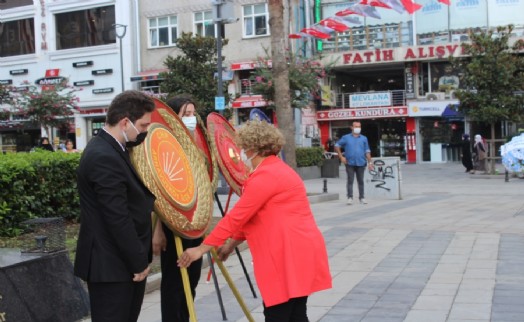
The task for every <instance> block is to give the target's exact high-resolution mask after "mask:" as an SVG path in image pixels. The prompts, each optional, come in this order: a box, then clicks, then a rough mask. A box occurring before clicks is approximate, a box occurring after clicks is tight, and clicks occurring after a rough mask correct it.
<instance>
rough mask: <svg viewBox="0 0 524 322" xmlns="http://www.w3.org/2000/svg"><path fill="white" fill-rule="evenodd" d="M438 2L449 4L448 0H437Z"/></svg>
mask: <svg viewBox="0 0 524 322" xmlns="http://www.w3.org/2000/svg"><path fill="white" fill-rule="evenodd" d="M438 2H440V3H443V4H446V5H448V6H449V5H451V1H449V0H438Z"/></svg>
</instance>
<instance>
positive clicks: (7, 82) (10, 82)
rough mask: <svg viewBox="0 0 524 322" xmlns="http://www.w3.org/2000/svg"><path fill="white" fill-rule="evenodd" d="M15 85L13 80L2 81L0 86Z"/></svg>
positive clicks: (0, 80)
mask: <svg viewBox="0 0 524 322" xmlns="http://www.w3.org/2000/svg"><path fill="white" fill-rule="evenodd" d="M11 84H13V80H12V79H0V85H11Z"/></svg>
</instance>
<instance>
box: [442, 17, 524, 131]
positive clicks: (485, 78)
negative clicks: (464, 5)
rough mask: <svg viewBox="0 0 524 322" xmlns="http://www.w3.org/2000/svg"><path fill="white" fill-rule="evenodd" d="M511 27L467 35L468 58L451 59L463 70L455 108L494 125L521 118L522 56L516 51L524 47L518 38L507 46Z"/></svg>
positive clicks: (516, 120)
mask: <svg viewBox="0 0 524 322" xmlns="http://www.w3.org/2000/svg"><path fill="white" fill-rule="evenodd" d="M512 30H513V26H512V25H510V26H507V27H499V28H497V30H496V31H494V30H490V31H482V32H480V33H475V34H471V35H470V37H471V43H468V44H463V50H464V53H465V54H466V55H468V56H469V58H466V59H456V58H451V62H452V63H453V64H454V66H455V67H456V68H460V69H461V70H463V71H464V78H463V81H462V82H463V83H464V85H465V87H464V89H463V90H458V91H456V95H457V97H458V99H459V100H460V105H459V110H460V111H461V112H463V113H464V114H466V115H467V116H468V117H470V118H471V119H472V120H474V121H479V122H485V123H488V124H494V123H495V122H498V121H504V120H509V121H514V122H518V121H521V120H522V118H523V116H524V113H523V108H524V105H523V104H524V103H523V101H522V97H519V96H517V95H515V93H516V92H518V91H522V90H523V89H524V72H523V71H524V57H523V56H522V55H518V54H516V52H517V51H518V50H519V49H522V48H524V42H522V40H519V41H517V42H516V43H515V44H514V45H513V46H511V47H510V46H509V39H510V35H511V32H512Z"/></svg>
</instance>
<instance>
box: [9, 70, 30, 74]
mask: <svg viewBox="0 0 524 322" xmlns="http://www.w3.org/2000/svg"><path fill="white" fill-rule="evenodd" d="M28 73H29V70H28V69H14V70H10V71H9V74H11V75H26V74H28Z"/></svg>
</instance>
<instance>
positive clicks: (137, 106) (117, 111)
mask: <svg viewBox="0 0 524 322" xmlns="http://www.w3.org/2000/svg"><path fill="white" fill-rule="evenodd" d="M154 110H155V102H154V101H153V99H152V98H151V97H149V96H147V95H146V94H144V93H142V92H139V91H134V90H130V91H125V92H122V93H120V94H118V95H117V96H116V97H115V98H114V99H113V101H112V102H111V104H110V105H109V108H108V110H107V115H106V123H107V124H108V125H110V126H114V125H116V124H117V123H118V122H120V120H122V119H124V118H126V117H127V118H128V119H129V120H130V121H131V122H135V121H136V120H138V119H139V118H141V117H142V116H144V114H146V113H149V112H153V111H154Z"/></svg>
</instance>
